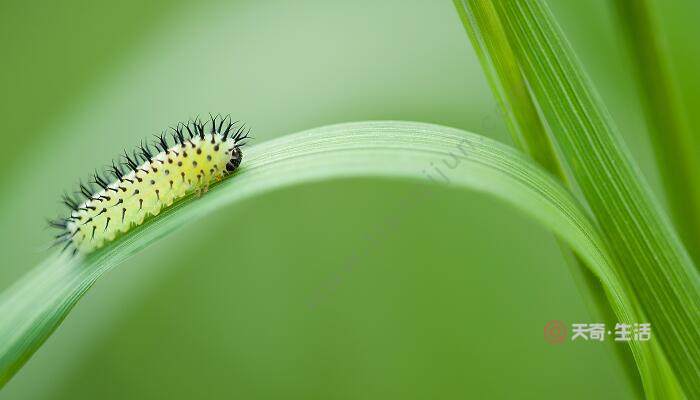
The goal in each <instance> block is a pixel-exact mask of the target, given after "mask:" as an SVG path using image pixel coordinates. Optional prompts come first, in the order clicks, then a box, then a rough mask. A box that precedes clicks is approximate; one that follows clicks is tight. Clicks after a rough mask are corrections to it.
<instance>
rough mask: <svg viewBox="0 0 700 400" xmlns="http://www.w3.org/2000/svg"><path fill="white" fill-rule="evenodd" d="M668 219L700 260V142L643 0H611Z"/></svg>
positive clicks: (660, 39)
mask: <svg viewBox="0 0 700 400" xmlns="http://www.w3.org/2000/svg"><path fill="white" fill-rule="evenodd" d="M613 3H614V6H615V7H614V8H615V10H616V15H617V18H618V20H619V21H620V24H618V25H619V26H620V27H621V28H622V32H623V33H624V35H623V36H624V39H625V43H626V44H627V47H628V48H629V50H630V53H631V54H632V61H633V65H634V66H635V70H636V72H637V78H638V79H637V82H638V84H639V87H640V88H641V94H642V96H641V100H642V105H643V106H644V109H645V111H646V112H645V116H646V119H647V125H648V126H649V134H650V136H651V140H652V143H653V148H654V151H655V153H656V160H657V165H658V167H659V171H660V172H661V178H662V180H663V183H664V186H665V189H666V197H667V199H668V203H669V208H670V211H671V215H672V216H673V221H674V223H675V224H676V227H678V231H679V233H680V235H681V238H682V239H683V241H684V242H685V244H686V246H687V248H688V251H689V252H690V253H691V256H692V257H693V259H694V260H695V263H696V265H697V263H698V262H700V154H699V153H698V151H699V150H698V149H700V143H698V138H697V137H696V136H695V135H693V132H692V131H691V129H690V126H689V124H688V120H687V117H686V112H685V110H684V108H683V105H682V102H681V100H680V95H679V93H678V87H677V85H676V82H675V81H674V79H673V75H672V74H671V68H670V66H669V64H668V60H667V54H668V52H667V51H666V49H665V48H664V45H663V41H662V38H661V35H660V33H659V32H660V31H659V28H658V23H657V22H656V20H655V18H654V13H653V11H652V4H651V2H650V1H649V0H634V1H632V0H616V1H614V2H613Z"/></svg>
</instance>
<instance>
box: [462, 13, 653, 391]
mask: <svg viewBox="0 0 700 400" xmlns="http://www.w3.org/2000/svg"><path fill="white" fill-rule="evenodd" d="M454 4H455V7H456V8H457V13H458V14H459V16H460V19H461V20H462V23H463V25H464V27H465V29H466V31H467V34H468V35H469V38H470V40H471V43H472V45H473V47H474V50H475V51H476V53H477V55H478V57H479V61H480V62H481V66H482V68H483V69H484V72H485V74H486V77H487V79H488V81H489V84H490V86H491V89H492V90H493V93H494V94H495V96H496V99H497V100H498V103H499V105H500V108H501V110H502V111H503V116H504V117H505V120H506V123H507V126H508V128H509V131H510V132H511V137H513V141H514V142H515V143H517V144H518V145H519V148H520V149H522V150H523V151H524V152H525V153H527V154H529V155H530V156H531V157H532V158H533V159H534V160H535V161H536V162H538V163H539V164H540V165H542V166H543V167H544V168H545V169H546V170H547V171H549V172H551V173H552V174H553V175H555V176H557V177H558V178H559V179H560V180H561V181H562V182H563V183H564V185H565V186H566V187H567V188H569V189H572V185H571V180H570V179H569V178H568V177H567V176H566V172H565V171H564V168H563V166H562V162H561V160H560V157H559V155H558V154H557V152H556V150H555V148H554V145H553V143H552V141H551V139H550V137H549V135H548V134H547V132H546V129H545V123H544V121H542V119H541V118H540V114H539V112H538V109H537V105H536V104H535V101H534V99H533V98H532V93H531V92H530V90H529V88H528V85H527V82H526V80H525V77H524V76H523V75H522V72H521V70H520V66H519V64H518V59H517V57H516V55H515V52H514V51H513V49H512V48H511V47H510V43H509V42H508V40H507V37H506V32H505V30H504V28H503V26H502V24H501V21H500V19H499V17H498V15H497V13H496V9H495V8H494V7H495V6H494V4H493V3H492V2H491V1H482V0H465V1H462V0H454ZM561 249H562V252H563V253H564V258H565V260H566V261H567V265H568V266H569V269H570V270H571V273H572V275H573V276H574V279H575V280H576V283H577V284H578V286H579V287H580V288H581V290H582V291H583V293H582V294H583V297H584V300H586V304H587V305H588V309H589V311H590V312H591V314H592V317H593V318H595V319H596V320H598V321H601V322H605V323H606V324H607V325H609V326H615V324H616V322H617V318H616V316H615V315H614V313H613V312H612V309H611V308H610V304H609V302H608V300H607V298H606V296H605V292H604V291H603V290H601V287H600V283H599V282H598V280H597V279H596V278H595V277H594V276H592V274H591V273H590V271H589V270H588V269H587V268H586V267H585V266H584V265H583V263H582V261H581V260H580V259H579V258H577V257H575V256H572V255H571V254H569V253H570V250H569V249H568V248H567V247H566V246H565V245H562V246H561ZM607 346H608V348H609V349H610V350H611V351H613V352H614V353H615V355H616V356H617V357H618V360H619V361H620V363H621V365H622V366H623V367H624V370H625V373H626V375H627V378H628V380H629V383H630V385H631V386H632V387H634V388H635V390H637V394H638V395H640V396H642V395H643V388H642V385H641V382H640V379H639V374H638V372H637V367H636V365H635V364H634V359H633V358H632V354H631V353H630V352H629V349H628V348H626V347H624V346H617V345H616V344H615V343H613V342H609V343H607Z"/></svg>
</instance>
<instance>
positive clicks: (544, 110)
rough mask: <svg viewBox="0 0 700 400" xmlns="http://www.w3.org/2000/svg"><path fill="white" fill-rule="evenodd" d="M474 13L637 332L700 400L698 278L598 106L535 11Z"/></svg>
mask: <svg viewBox="0 0 700 400" xmlns="http://www.w3.org/2000/svg"><path fill="white" fill-rule="evenodd" d="M462 3H464V2H462ZM475 3H476V4H477V7H480V8H481V9H482V10H484V12H486V13H489V12H490V15H491V18H497V19H498V20H499V21H500V23H501V24H502V26H503V27H504V28H505V32H506V35H502V36H500V37H497V36H494V37H492V39H493V40H496V41H499V40H508V41H509V45H510V47H511V48H512V49H514V50H515V54H516V57H517V65H518V67H519V68H520V70H521V73H522V74H523V76H524V77H525V79H526V81H527V84H528V87H529V88H530V90H531V94H532V97H533V98H534V100H535V101H536V103H537V105H538V107H539V109H540V110H541V115H542V116H543V118H544V120H545V121H546V123H547V125H548V127H549V128H550V132H551V134H552V135H553V137H554V138H555V139H556V144H557V145H558V148H559V149H561V152H562V154H563V156H564V159H565V160H566V162H567V164H568V166H569V167H570V169H571V172H572V175H573V178H574V179H575V184H577V185H578V187H580V189H581V191H582V193H583V195H584V196H585V199H586V201H587V203H588V205H589V206H590V209H591V210H592V212H593V214H594V216H595V220H596V222H597V224H598V225H599V226H600V229H601V231H602V233H603V235H604V237H605V239H606V240H605V241H606V243H607V244H608V246H609V248H611V249H612V251H613V255H614V257H615V262H614V263H613V267H615V268H618V269H617V272H618V273H619V276H621V278H622V279H623V280H624V282H626V285H627V284H629V287H631V289H632V292H630V293H629V296H633V295H634V296H635V297H636V299H638V304H637V306H638V307H639V312H640V313H641V314H643V315H645V316H646V317H647V318H648V321H644V322H651V323H652V326H653V329H654V332H655V340H656V341H657V342H658V343H659V344H660V346H661V348H662V349H663V352H664V354H665V356H666V359H667V360H668V362H669V363H670V366H671V368H672V370H673V374H675V376H676V377H677V379H678V381H679V382H680V384H681V385H682V388H683V390H684V391H685V392H686V395H688V396H690V395H694V396H695V397H700V381H698V379H697V377H698V376H699V374H700V368H699V365H698V363H700V335H698V334H697V333H698V332H700V319H699V318H698V316H697V310H698V309H700V278H699V277H698V273H697V270H696V269H695V266H694V265H693V263H692V261H691V259H690V257H689V255H688V253H687V251H686V250H685V248H684V247H683V245H682V244H681V242H680V240H679V238H678V235H677V233H676V232H675V231H674V229H673V227H672V226H671V224H670V222H669V221H668V219H667V217H666V216H665V214H664V213H663V211H662V209H661V207H660V206H659V204H658V203H657V202H656V201H655V199H654V198H653V196H652V193H651V191H650V190H649V188H648V186H647V184H646V182H645V181H644V179H643V178H642V176H641V174H640V172H639V170H638V168H637V166H636V165H635V163H634V162H633V160H632V158H631V156H630V155H629V153H628V151H627V149H626V147H625V146H624V144H623V143H622V140H621V139H620V137H619V134H618V132H617V128H616V127H615V126H614V123H613V122H612V119H611V117H610V115H609V114H608V112H607V110H606V109H605V107H604V105H603V103H602V101H601V99H600V98H599V97H598V95H597V93H596V92H595V90H594V88H593V86H592V84H591V83H590V82H589V80H588V78H587V77H586V76H585V74H584V73H583V71H582V69H581V67H580V63H579V62H578V60H576V58H575V56H574V53H573V50H572V49H571V48H570V45H569V44H568V42H567V41H566V39H565V38H564V36H563V34H562V33H561V32H560V30H559V28H558V26H557V25H556V23H555V22H554V19H553V17H552V15H551V14H550V12H549V10H548V9H547V8H546V6H544V5H543V4H542V3H541V2H540V1H525V0H522V1H521V0H517V1H508V2H494V3H493V4H494V5H495V11H493V8H494V7H491V11H490V10H489V9H488V4H490V3H489V2H486V1H475ZM465 7H467V5H466V4H465ZM636 322H642V321H636ZM637 362H638V363H639V362H640V360H639V359H638V358H637ZM638 367H639V369H640V371H644V370H646V369H650V368H654V367H653V366H649V365H647V366H645V365H638ZM661 368H662V369H665V367H661ZM642 379H643V382H644V384H645V390H646V391H647V395H649V396H651V397H654V396H657V397H666V396H671V395H674V393H673V390H675V389H674V386H675V381H674V379H675V378H674V376H673V375H672V374H665V373H664V374H660V375H659V376H653V375H652V377H651V379H649V377H646V378H645V377H644V376H642Z"/></svg>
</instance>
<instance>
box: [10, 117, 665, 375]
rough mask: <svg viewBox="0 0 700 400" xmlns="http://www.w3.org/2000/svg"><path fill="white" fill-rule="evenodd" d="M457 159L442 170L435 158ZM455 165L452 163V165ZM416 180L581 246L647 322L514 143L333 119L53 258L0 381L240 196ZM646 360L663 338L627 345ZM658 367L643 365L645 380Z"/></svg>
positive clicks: (18, 293)
mask: <svg viewBox="0 0 700 400" xmlns="http://www.w3.org/2000/svg"><path fill="white" fill-rule="evenodd" d="M445 161H449V165H450V166H452V168H449V167H448V168H443V169H442V171H443V174H442V175H441V176H438V174H436V173H434V172H431V171H432V170H431V168H432V166H433V165H437V164H443V162H445ZM445 164H448V163H445ZM358 176H364V177H377V178H385V179H386V178H391V179H410V180H417V181H424V182H428V183H432V184H442V185H449V186H451V187H454V188H462V189H471V190H477V191H481V192H485V193H489V194H491V195H493V196H494V197H496V198H498V199H500V200H502V201H505V202H507V203H508V204H511V205H513V206H514V207H517V208H519V209H520V210H522V211H524V212H525V213H526V214H528V215H530V216H531V217H533V218H535V219H536V220H538V221H540V222H541V223H543V224H544V225H545V226H547V227H548V228H549V229H551V230H552V231H553V232H554V233H555V234H556V235H557V236H558V237H559V238H561V240H563V241H564V242H565V243H567V244H568V245H569V246H571V248H573V249H575V251H576V253H577V255H578V256H579V257H580V258H581V259H582V260H584V261H585V262H586V265H588V266H589V268H590V269H591V271H592V272H593V273H594V275H595V276H597V277H598V278H599V279H600V280H601V283H602V285H603V287H604V288H605V290H606V293H607V295H608V298H609V300H610V302H611V304H612V307H613V309H614V310H615V313H616V315H617V316H618V318H619V320H620V321H623V322H629V323H631V322H634V321H639V320H643V318H644V316H643V315H640V314H639V313H638V312H637V311H636V308H635V307H634V301H635V300H634V298H632V297H629V296H628V293H630V292H629V288H627V287H625V286H624V283H623V282H622V281H621V280H620V279H619V277H618V276H617V274H616V272H615V269H614V268H612V266H611V263H612V261H611V257H610V255H609V254H608V252H607V250H606V244H605V242H604V241H603V240H602V237H601V235H600V234H599V232H598V231H597V230H596V228H595V226H594V225H593V223H592V222H591V221H590V220H589V219H588V217H587V216H586V214H585V213H584V212H583V211H582V209H581V207H580V206H579V204H578V203H577V201H576V200H575V199H574V198H573V197H572V196H571V195H570V194H569V192H568V191H567V190H566V189H565V188H563V187H562V186H561V185H560V184H559V183H558V182H557V181H556V179H555V178H553V177H552V176H551V175H549V174H548V173H547V172H545V171H543V170H542V169H541V168H539V167H538V166H536V165H535V164H534V163H533V162H532V161H530V160H529V158H528V157H527V156H525V155H523V154H521V153H519V152H517V151H515V150H513V149H511V148H509V147H508V146H505V145H503V144H500V143H498V142H495V141H492V140H489V139H486V138H484V137H481V136H478V135H475V134H471V133H467V132H464V131H461V130H457V129H452V128H446V127H440V126H435V125H427V124H417V123H407V122H369V123H354V124H344V125H335V126H330V127H325V128H319V129H314V130H310V131H305V132H301V133H297V134H294V135H289V136H286V137H282V138H279V139H276V140H272V141H269V142H266V143H262V144H260V145H257V146H253V147H252V148H250V149H248V150H247V151H246V155H245V161H244V163H243V164H242V166H241V168H240V170H239V171H238V172H237V173H236V174H234V175H233V176H232V177H231V178H230V179H227V180H224V181H222V182H221V183H219V184H217V185H215V186H213V187H212V188H211V189H210V190H209V192H208V193H207V194H205V195H204V196H202V197H201V198H193V197H191V196H190V197H188V198H185V199H184V200H182V201H180V202H178V203H176V204H174V205H173V206H172V207H171V208H168V209H167V210H164V211H163V212H161V213H160V214H159V215H158V216H156V217H153V218H151V219H149V220H148V221H146V222H145V223H144V224H142V225H140V226H139V227H137V228H135V229H133V230H132V231H131V232H129V233H128V234H126V235H124V236H122V237H121V238H119V239H117V240H116V241H114V242H112V243H111V244H109V245H107V246H106V247H104V248H101V249H99V250H97V251H95V252H94V253H91V254H90V255H89V256H87V257H84V258H70V257H68V256H62V255H55V256H53V257H50V258H49V259H48V260H46V262H44V263H43V264H41V265H39V266H38V267H36V268H35V269H34V270H32V271H30V272H29V273H28V274H27V275H26V276H25V277H24V278H23V279H21V280H20V281H19V282H17V283H16V284H15V285H13V286H12V287H10V288H9V289H8V290H7V291H6V292H5V293H3V294H2V295H1V296H0V385H4V384H5V383H6V382H7V381H8V380H9V379H10V378H11V377H12V375H13V374H14V373H15V372H16V371H17V370H18V369H19V368H20V367H21V366H22V365H23V364H24V362H26V360H27V359H28V358H29V357H30V356H31V355H32V354H33V353H34V352H35V351H36V350H37V349H38V348H39V347H40V346H41V344H42V343H43V342H44V341H45V340H46V339H47V338H48V337H49V335H50V334H51V333H52V332H53V331H54V330H55V329H56V328H57V327H58V326H59V324H60V323H61V321H62V320H63V319H64V318H65V317H66V315H67V314H68V313H69V312H70V310H71V309H72V307H73V306H75V304H76V303H77V301H78V300H79V299H80V298H81V296H82V295H83V294H84V293H85V292H86V291H87V290H88V289H89V288H90V287H91V286H92V284H93V283H94V282H95V281H96V280H97V279H98V278H99V277H100V276H101V275H102V274H103V273H104V272H106V271H108V270H110V269H111V268H113V267H114V266H116V265H118V264H119V263H121V262H123V261H124V260H126V259H127V258H129V257H131V256H132V255H134V254H136V253H138V252H139V251H140V250H141V249H143V248H144V247H146V246H148V245H149V244H151V243H152V242H154V241H155V240H158V239H159V238H161V237H162V236H164V235H167V234H169V233H171V232H173V231H174V230H176V229H177V228H178V227H180V226H182V225H184V224H186V223H188V222H191V221H193V220H196V219H198V218H200V217H202V216H204V215H206V214H210V213H212V212H214V211H217V210H220V209H221V208H223V207H226V206H229V205H232V204H234V203H237V202H239V201H241V200H244V199H247V198H251V197H254V196H259V195H260V194H262V193H265V192H268V191H272V190H276V189H279V188H282V187H286V186H290V185H298V184H303V183H309V182H315V181H322V180H329V179H339V178H348V177H358ZM629 344H630V346H631V349H632V352H633V354H634V356H635V358H636V359H637V360H638V365H640V366H645V365H655V362H657V361H661V364H663V360H659V359H658V358H657V357H658V356H659V353H658V352H657V351H656V349H655V344H654V343H653V342H652V343H647V344H648V345H641V344H640V343H639V342H629ZM653 372H654V371H652V370H647V369H641V370H640V373H641V375H642V377H643V379H649V374H650V373H653Z"/></svg>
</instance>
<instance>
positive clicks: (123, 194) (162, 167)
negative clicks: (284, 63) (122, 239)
mask: <svg viewBox="0 0 700 400" xmlns="http://www.w3.org/2000/svg"><path fill="white" fill-rule="evenodd" d="M227 120H228V121H227ZM208 124H209V122H207V123H204V124H203V123H201V122H200V121H199V120H195V121H194V122H190V123H187V124H183V123H180V124H178V125H177V126H176V127H175V128H171V129H172V140H173V142H174V144H172V145H170V144H169V143H168V141H167V139H166V136H165V135H164V134H161V135H160V136H158V140H157V141H156V142H155V143H154V144H153V145H154V146H155V148H156V150H159V152H158V153H156V152H155V151H153V150H152V149H151V148H150V147H149V145H148V144H145V145H144V144H143V143H142V144H141V146H140V147H139V149H138V150H137V151H134V152H133V153H132V155H131V156H130V155H129V154H127V153H126V152H125V153H124V162H123V163H114V162H113V163H112V167H111V168H110V169H109V171H108V172H109V173H111V175H113V176H114V180H113V181H112V182H111V183H108V180H107V179H105V178H104V177H103V176H100V175H99V174H98V173H95V174H94V175H93V182H92V183H94V184H96V185H97V186H98V188H97V189H94V190H93V189H92V187H91V186H90V185H87V186H86V185H84V184H82V183H81V184H80V192H79V193H80V195H82V201H81V200H80V199H78V200H76V199H75V198H74V197H71V196H68V195H64V197H63V203H64V204H65V205H66V206H68V208H70V214H69V215H68V216H67V217H65V218H60V219H57V220H52V221H49V224H50V225H51V226H53V227H55V228H58V229H60V230H61V233H60V234H59V235H57V236H56V243H55V244H58V245H62V246H63V251H65V250H68V249H72V252H73V254H78V253H80V254H87V253H89V252H91V251H93V250H95V249H98V248H100V247H102V246H103V245H104V244H105V243H107V242H109V241H111V240H114V238H115V237H116V236H117V234H119V233H125V232H127V231H128V230H129V229H131V228H132V227H134V226H137V225H140V224H141V223H143V220H144V218H146V217H148V216H149V215H157V214H158V213H159V212H160V211H161V209H163V208H166V207H169V206H170V205H172V204H173V202H174V201H175V200H177V199H178V198H181V197H183V196H185V195H187V194H190V193H193V192H198V193H202V192H206V191H207V189H208V187H209V184H210V183H212V182H214V181H218V180H221V179H222V178H223V177H225V176H226V175H229V174H231V173H233V172H234V171H235V170H236V168H238V166H239V165H240V163H241V160H242V159H243V153H242V152H241V146H243V145H244V144H245V142H244V141H243V140H245V139H247V138H249V136H248V134H249V133H250V129H248V130H247V131H245V132H244V129H243V128H244V126H240V127H238V128H237V129H236V128H235V126H236V122H231V119H230V117H227V118H219V117H211V127H207V125H208Z"/></svg>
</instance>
